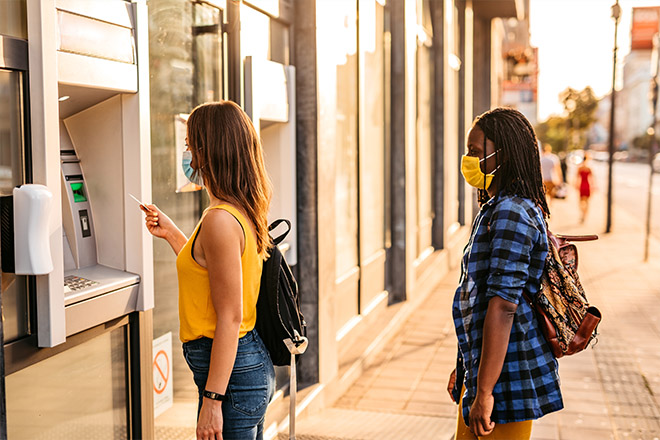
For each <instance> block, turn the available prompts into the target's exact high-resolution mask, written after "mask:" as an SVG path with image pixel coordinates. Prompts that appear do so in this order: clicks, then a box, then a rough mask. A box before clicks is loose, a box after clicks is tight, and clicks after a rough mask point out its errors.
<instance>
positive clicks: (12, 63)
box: [0, 35, 28, 70]
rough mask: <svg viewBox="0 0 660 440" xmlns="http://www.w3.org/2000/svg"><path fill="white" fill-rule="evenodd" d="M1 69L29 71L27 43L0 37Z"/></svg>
mask: <svg viewBox="0 0 660 440" xmlns="http://www.w3.org/2000/svg"><path fill="white" fill-rule="evenodd" d="M0 68H2V69H13V70H27V68H28V43H27V41H25V40H20V39H18V38H12V37H7V36H4V35H0Z"/></svg>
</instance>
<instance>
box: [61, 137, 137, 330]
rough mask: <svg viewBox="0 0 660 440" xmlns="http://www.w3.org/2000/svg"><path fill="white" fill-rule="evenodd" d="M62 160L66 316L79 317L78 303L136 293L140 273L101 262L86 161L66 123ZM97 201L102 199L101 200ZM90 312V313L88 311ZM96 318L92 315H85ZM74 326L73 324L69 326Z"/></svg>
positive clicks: (70, 317) (69, 317)
mask: <svg viewBox="0 0 660 440" xmlns="http://www.w3.org/2000/svg"><path fill="white" fill-rule="evenodd" d="M60 130H61V131H60V137H61V139H63V140H64V139H66V140H65V141H62V144H61V145H60V160H61V162H62V226H63V232H64V234H63V250H64V255H63V257H64V305H65V307H67V312H68V313H67V318H68V319H76V318H77V319H78V320H80V318H81V317H77V316H76V314H75V313H71V312H69V310H72V309H74V308H75V307H72V306H74V305H75V304H76V303H79V302H81V301H84V300H87V299H90V298H94V297H97V296H100V295H104V294H109V293H112V292H116V291H119V290H120V289H126V288H128V290H130V292H127V293H129V296H130V295H131V294H134V295H135V294H137V289H138V283H139V282H140V276H139V275H137V274H133V273H130V272H126V271H123V270H117V269H114V268H112V267H108V266H105V265H102V264H99V261H98V256H97V244H96V232H95V230H94V218H93V213H94V210H93V209H92V201H91V200H90V197H89V195H88V190H87V185H86V183H85V182H86V181H85V174H84V172H83V166H84V165H83V164H81V162H80V159H79V158H78V155H77V154H76V150H75V148H73V145H72V144H71V141H70V138H69V135H68V132H67V131H66V128H65V127H64V125H62V127H61V128H60ZM98 203H101V202H100V201H99V202H98ZM86 315H87V313H86ZM86 317H87V318H91V319H93V317H89V316H86ZM68 327H71V328H73V327H74V326H68Z"/></svg>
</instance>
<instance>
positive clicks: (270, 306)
mask: <svg viewBox="0 0 660 440" xmlns="http://www.w3.org/2000/svg"><path fill="white" fill-rule="evenodd" d="M282 223H286V225H287V226H288V229H287V230H286V231H285V232H284V233H282V234H280V235H279V236H278V237H276V238H273V239H272V244H271V246H270V248H269V249H268V254H269V257H268V259H267V260H265V261H264V265H263V270H262V273H261V287H260V289H259V299H258V300H257V322H256V324H255V327H256V329H257V332H258V333H259V336H260V337H261V339H262V340H263V341H264V344H265V345H266V348H267V349H268V353H270V358H271V360H272V361H273V364H274V365H279V366H283V365H292V366H294V365H295V355H299V354H302V353H304V352H305V350H306V349H307V324H306V323H305V318H304V317H303V314H302V312H301V311H300V298H299V296H298V284H297V283H296V280H295V278H294V277H293V274H292V273H291V268H290V267H289V265H288V264H287V262H286V259H285V258H284V255H282V253H281V252H280V250H279V248H278V247H277V245H278V244H280V243H281V242H282V240H284V238H285V237H286V236H287V234H288V233H289V231H291V222H290V221H289V220H285V219H279V220H275V221H274V222H273V223H271V225H270V226H269V227H268V231H272V230H273V229H275V228H276V227H278V226H279V225H280V224H282Z"/></svg>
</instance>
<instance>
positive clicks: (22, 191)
mask: <svg viewBox="0 0 660 440" xmlns="http://www.w3.org/2000/svg"><path fill="white" fill-rule="evenodd" d="M13 195H14V243H15V244H14V255H15V272H16V274H17V275H47V274H49V273H51V272H52V271H53V259H52V258H51V253H50V240H49V238H48V223H49V221H50V210H51V203H52V200H53V194H52V193H51V192H50V190H49V189H48V188H47V187H46V186H44V185H36V184H28V185H22V186H20V187H18V188H14V191H13Z"/></svg>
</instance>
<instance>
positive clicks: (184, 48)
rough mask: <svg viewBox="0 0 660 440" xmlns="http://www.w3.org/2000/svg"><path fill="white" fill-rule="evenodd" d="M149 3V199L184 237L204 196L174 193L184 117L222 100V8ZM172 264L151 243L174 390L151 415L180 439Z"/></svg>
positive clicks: (157, 317) (182, 371)
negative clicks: (165, 406) (166, 405)
mask: <svg viewBox="0 0 660 440" xmlns="http://www.w3.org/2000/svg"><path fill="white" fill-rule="evenodd" d="M148 6H149V70H150V88H151V93H150V101H151V151H152V159H151V166H152V188H153V189H152V192H153V202H154V203H155V204H156V205H158V207H159V208H161V209H162V210H163V211H164V212H165V213H166V214H167V215H168V216H170V218H172V220H174V222H175V223H176V224H177V225H178V226H179V228H181V230H182V231H183V232H184V233H185V234H186V235H188V236H189V235H190V234H191V233H192V231H193V229H194V227H195V225H196V224H197V222H198V221H199V219H200V217H201V213H202V210H203V208H204V207H205V206H206V205H207V204H208V200H207V199H208V198H207V196H206V192H205V191H192V192H179V193H177V192H176V190H177V189H179V188H180V183H181V182H177V173H178V170H179V169H180V168H181V152H182V151H183V150H184V149H185V118H186V115H187V114H189V113H190V111H191V110H192V109H193V108H194V107H195V106H197V105H198V104H201V103H203V102H206V101H217V100H219V99H222V98H223V96H224V93H223V83H224V76H223V72H224V68H223V66H224V63H223V57H224V55H223V50H222V48H223V41H222V30H221V27H222V26H221V24H222V19H223V17H222V10H221V9H218V8H216V7H213V6H212V5H210V4H208V3H204V2H192V1H190V0H150V1H149V4H148ZM179 174H180V173H179ZM175 259H176V256H175V255H174V252H172V249H171V248H170V246H169V245H168V244H167V242H166V241H165V240H155V241H154V278H155V283H154V292H155V308H154V337H155V338H158V337H160V336H162V335H164V334H166V333H168V332H172V341H173V347H172V354H173V359H172V372H173V388H174V410H172V411H165V412H164V413H163V414H162V415H160V416H159V417H157V418H156V432H157V437H161V436H162V437H165V436H170V437H171V436H174V437H181V438H183V437H185V436H189V435H191V434H192V435H193V436H194V427H195V418H196V408H197V406H196V405H197V403H196V402H197V389H196V387H195V384H194V383H193V379H192V373H191V372H190V370H189V368H188V365H187V364H186V362H185V359H184V358H183V355H182V352H181V344H180V342H179V310H178V284H177V274H176V266H175ZM182 429H183V430H184V431H185V432H184V431H182Z"/></svg>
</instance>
